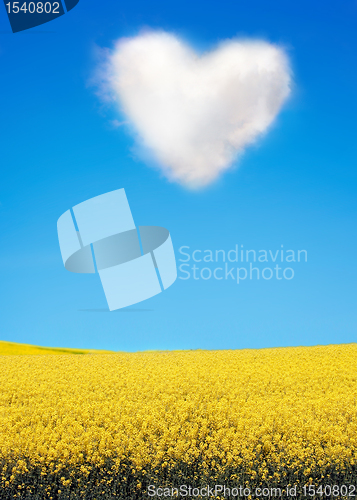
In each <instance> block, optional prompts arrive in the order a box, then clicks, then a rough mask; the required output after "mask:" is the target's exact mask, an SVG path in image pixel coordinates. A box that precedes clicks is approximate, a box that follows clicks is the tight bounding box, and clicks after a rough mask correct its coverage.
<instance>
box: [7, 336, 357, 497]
mask: <svg viewBox="0 0 357 500" xmlns="http://www.w3.org/2000/svg"><path fill="white" fill-rule="evenodd" d="M356 461H357V345H356V344H347V345H330V346H316V347H294V348H274V349H260V350H251V349H249V350H236V351H233V350H232V351H229V350H227V351H199V350H198V351H177V352H143V353H113V354H96V355H93V356H86V355H84V356H78V355H73V354H57V355H53V354H52V355H7V356H0V471H1V478H0V498H1V499H7V498H9V499H10V498H11V499H13V498H20V499H27V498H28V499H30V498H31V499H38V500H40V499H41V500H42V499H47V498H48V499H53V500H64V499H66V500H69V499H70V500H74V499H96V500H98V499H101V498H102V499H103V498H104V499H123V500H124V499H126V500H127V499H133V500H135V499H148V498H162V497H164V496H165V497H166V498H167V497H168V496H171V493H174V494H175V493H176V491H175V490H174V489H173V490H171V488H179V487H180V486H181V485H186V486H188V485H191V486H192V487H197V488H202V487H203V486H207V485H213V486H214V485H216V484H220V485H225V486H227V487H229V488H235V487H239V486H246V487H249V488H250V489H251V490H252V491H253V490H254V488H256V487H262V488H264V487H275V486H276V487H280V488H285V490H286V488H287V487H288V485H297V486H298V490H297V491H298V492H299V491H300V493H298V494H297V496H295V498H313V497H312V496H307V497H306V496H304V495H302V493H301V491H302V490H301V488H302V487H303V486H304V485H305V486H306V485H316V489H317V488H318V486H319V485H347V486H348V487H349V486H350V485H352V486H353V485H356V486H357V468H356ZM150 487H151V489H149V488H150ZM152 487H155V488H158V487H161V488H162V490H159V491H160V492H161V494H162V497H159V496H156V497H153V496H152V495H149V492H150V491H151V492H152V491H154V490H153V489H152ZM164 488H166V489H164ZM285 490H283V491H285ZM157 491H158V490H157ZM197 491H198V490H197ZM200 491H202V490H200ZM232 491H233V490H232ZM241 491H242V490H241ZM341 491H342V490H341ZM347 491H348V494H346V495H345V492H346V490H343V495H340V494H339V493H338V492H337V493H336V494H334V495H332V496H331V497H329V498H353V497H352V496H350V493H353V492H354V494H356V493H357V489H356V490H355V491H354V490H353V489H351V488H350V489H348V490H347ZM305 492H306V489H305ZM339 492H340V490H339ZM173 498H180V497H177V496H176V497H175V496H173ZM181 498H183V497H181ZM186 498H190V497H188V496H186ZM191 498H207V497H206V496H205V495H204V494H203V495H202V496H201V495H198V496H197V495H194V496H191ZM215 498H223V495H218V496H216V497H215ZM226 498H233V497H232V496H230V497H229V496H226ZM235 498H242V497H235ZM253 498H254V495H253ZM285 498H286V496H285ZM316 498H327V497H326V496H323V497H321V496H318V495H317V496H316Z"/></svg>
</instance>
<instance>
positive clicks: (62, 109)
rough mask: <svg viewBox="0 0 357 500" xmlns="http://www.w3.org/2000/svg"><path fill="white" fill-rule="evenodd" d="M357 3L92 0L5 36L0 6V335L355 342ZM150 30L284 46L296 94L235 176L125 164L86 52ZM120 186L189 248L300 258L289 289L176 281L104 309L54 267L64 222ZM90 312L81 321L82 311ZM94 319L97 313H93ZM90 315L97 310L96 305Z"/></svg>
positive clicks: (82, 278)
mask: <svg viewBox="0 0 357 500" xmlns="http://www.w3.org/2000/svg"><path fill="white" fill-rule="evenodd" d="M356 21H357V4H356V2H355V1H344V2H336V1H330V0H327V1H325V2H311V1H310V0H302V1H299V2H287V1H286V0H272V1H270V2H266V1H258V0H246V1H241V0H236V1H218V0H217V1H212V0H211V1H206V0H205V1H201V0H197V1H196V2H192V1H187V0H184V1H182V0H181V1H180V2H177V1H170V2H168V1H165V2H163V1H158V0H151V1H148V0H145V1H138V0H130V1H120V2H119V1H114V0H108V1H106V2H99V1H94V0H81V1H80V2H79V4H78V6H77V7H76V8H75V9H73V10H72V11H71V12H70V13H68V14H66V15H65V16H63V17H62V18H59V19H57V20H55V21H52V22H51V23H48V24H46V25H43V26H40V27H38V28H34V29H32V30H29V31H26V32H22V33H18V34H12V33H11V31H10V26H9V22H8V19H7V17H6V12H5V8H4V7H1V8H0V68H1V76H0V95H1V101H0V102H1V104H0V138H1V139H0V140H1V153H0V169H1V182H0V203H1V205H0V235H1V246H0V300H1V302H0V338H1V339H2V340H9V341H15V342H26V343H33V344H40V345H47V346H68V347H83V348H100V349H113V350H128V351H135V350H145V349H196V348H201V349H236V348H246V347H248V348H256V347H271V346H289V345H290V346H292V345H314V344H329V343H344V342H355V341H356V326H357V308H356V279H357V265H356V249H357V238H356V215H357V197H356V190H357V176H356V152H357V151H356V133H357V127H356V112H357V99H356V89H357V70H356V55H357V40H356V33H357V32H356ZM142 28H161V29H164V30H167V31H173V32H175V33H177V34H179V35H180V36H182V37H184V38H185V39H186V40H188V41H189V42H190V43H192V44H193V45H194V46H195V47H197V48H198V49H199V50H207V49H210V48H213V47H214V46H215V45H216V43H217V42H218V41H220V40H222V39H225V38H231V37H235V36H244V37H259V38H263V39H265V40H268V41H270V42H273V43H279V44H282V45H283V46H284V47H286V49H287V51H288V54H289V56H290V58H291V61H292V66H293V71H294V89H293V95H292V98H291V100H290V101H289V103H288V104H287V106H286V107H285V108H284V110H283V112H282V113H281V114H280V115H279V117H278V120H277V122H276V124H275V125H274V127H273V128H272V129H271V130H270V132H269V133H268V134H267V136H266V137H265V138H264V139H263V140H262V141H260V142H259V144H257V145H256V146H254V147H252V148H250V149H249V150H248V151H247V152H246V154H245V155H244V157H243V158H242V159H241V161H240V162H239V166H238V167H237V168H234V169H232V170H231V171H230V172H228V173H226V174H225V175H224V176H223V177H222V178H221V180H219V181H218V182H217V183H216V184H214V185H213V186H211V187H209V188H208V189H205V190H203V191H201V192H190V191H187V190H185V189H183V188H182V187H180V186H179V185H177V184H172V183H170V182H168V181H167V180H165V179H164V178H163V177H162V176H161V175H160V174H159V173H158V172H157V171H156V170H155V169H153V168H149V167H148V166H146V165H145V163H144V162H143V161H141V160H139V159H138V158H137V157H136V156H135V154H134V153H133V145H134V141H133V139H132V137H130V135H129V134H128V132H127V131H126V130H125V128H124V127H119V128H114V127H113V126H111V123H110V122H111V120H114V119H118V120H121V119H122V117H120V115H118V113H117V111H116V110H115V109H114V108H108V107H105V106H103V105H102V104H101V103H100V102H99V100H98V99H97V97H96V96H95V94H94V89H93V88H92V87H91V86H90V85H89V83H88V82H89V81H90V78H91V75H92V73H93V70H94V67H95V64H96V47H97V46H99V47H111V46H112V43H113V41H114V40H115V39H117V38H119V37H121V36H132V35H134V34H137V33H138V32H139V30H140V29H142ZM122 187H124V188H125V190H126V193H127V196H128V199H129V202H130V205H131V209H132V213H133V216H134V220H135V222H136V224H137V225H139V224H140V225H146V224H148V225H162V226H164V227H167V228H168V229H169V230H170V232H171V235H172V239H173V243H174V246H175V249H176V253H177V257H180V255H179V253H178V249H179V247H180V246H181V245H187V246H190V247H191V249H195V248H199V249H205V248H209V249H212V250H215V249H220V248H223V249H225V250H229V249H230V248H234V246H235V244H237V243H238V244H243V245H244V247H245V248H254V249H257V250H258V249H261V248H263V249H272V250H275V249H277V248H280V245H281V244H283V245H284V247H285V248H286V249H287V248H293V249H295V250H297V249H302V248H303V249H306V250H307V251H308V262H307V263H306V264H300V265H296V266H295V277H294V279H293V280H291V281H284V280H283V281H279V282H278V281H276V280H271V281H265V282H264V281H262V280H260V281H256V280H255V281H248V280H247V281H245V282H243V283H241V284H240V285H237V284H235V283H234V282H229V281H225V280H223V281H213V280H210V281H202V280H200V281H194V280H189V281H183V280H177V282H176V283H175V284H174V285H173V286H172V287H171V288H170V289H168V290H167V291H166V292H165V293H162V294H159V295H158V296H156V297H154V298H152V299H150V300H148V301H145V302H143V303H140V304H137V305H135V306H132V307H131V308H128V309H125V310H121V311H117V312H112V313H109V312H105V309H106V301H105V297H104V293H103V291H102V288H101V284H100V281H99V277H98V275H96V276H93V275H76V274H72V273H69V272H67V271H66V270H65V269H64V267H63V264H62V260H61V256H60V252H59V247H58V241H57V233H56V221H57V219H58V217H59V216H60V215H61V214H62V213H63V212H64V211H66V210H67V209H68V208H70V207H72V206H73V205H75V204H77V203H79V202H81V201H84V200H86V199H88V198H90V197H93V196H96V195H98V194H101V193H104V192H107V191H111V190H113V189H118V188H122ZM90 309H92V311H88V310H90ZM98 309H99V311H98ZM96 310H97V311H96Z"/></svg>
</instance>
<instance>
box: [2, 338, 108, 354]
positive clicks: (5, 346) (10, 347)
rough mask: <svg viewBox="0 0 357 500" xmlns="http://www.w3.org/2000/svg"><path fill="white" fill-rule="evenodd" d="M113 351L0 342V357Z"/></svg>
mask: <svg viewBox="0 0 357 500" xmlns="http://www.w3.org/2000/svg"><path fill="white" fill-rule="evenodd" d="M105 352H113V351H97V350H93V349H91V350H90V349H67V348H63V347H40V346H37V345H31V344H18V343H17V342H5V341H4V340H0V356H9V355H13V354H97V353H105Z"/></svg>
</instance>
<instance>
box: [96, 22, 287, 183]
mask: <svg viewBox="0 0 357 500" xmlns="http://www.w3.org/2000/svg"><path fill="white" fill-rule="evenodd" d="M290 74H291V72H290V68H289V62H288V59H287V57H286V55H285V53H284V51H283V50H282V49H281V48H279V47H277V46H274V45H271V44H269V43H266V42H263V41H246V40H244V41H237V40H232V41H227V42H224V43H223V44H221V45H220V46H219V47H218V48H217V49H216V50H215V51H213V52H210V53H207V54H204V55H201V56H200V55H198V54H197V53H195V52H194V51H193V50H192V49H191V48H190V47H189V46H187V45H186V44H185V43H183V42H182V41H181V40H179V39H178V38H177V37H175V36H173V35H171V34H168V33H165V32H149V33H144V34H142V35H139V36H136V37H133V38H124V39H120V40H119V41H118V42H117V43H116V45H115V48H114V50H113V51H112V52H110V53H109V54H107V61H106V71H105V77H104V79H102V83H103V82H105V83H106V85H107V89H108V88H109V89H110V91H111V92H112V95H114V96H115V97H116V98H118V100H119V102H120V105H121V109H122V111H123V112H124V114H125V115H126V119H127V120H128V122H129V123H131V124H132V125H133V126H134V129H135V130H136V132H137V138H138V139H139V142H140V144H141V145H143V146H144V147H145V148H146V149H149V150H150V151H151V152H152V153H153V155H154V157H155V159H156V161H157V163H158V164H159V166H160V168H161V169H162V171H163V173H164V174H165V175H166V176H167V177H168V178H169V179H171V180H176V181H178V182H180V183H181V184H183V185H185V186H188V187H200V186H204V185H207V184H209V183H211V182H213V181H214V180H215V179H216V178H217V177H218V176H219V175H220V174H221V173H222V172H223V171H224V170H226V169H228V168H229V167H230V166H231V165H232V163H233V162H234V160H235V159H236V157H237V155H238V154H239V152H242V151H243V150H244V148H245V147H246V146H247V145H249V144H251V143H252V142H253V141H254V140H255V139H256V138H257V137H258V136H259V135H261V134H262V133H263V132H265V131H266V130H267V128H268V127H269V125H270V124H271V123H272V122H273V120H274V118H275V117H276V115H277V114H278V112H279V110H280V109H281V107H282V105H283V103H284V101H285V100H286V98H287V97H288V95H289V93H290V81H291V77H290Z"/></svg>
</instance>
